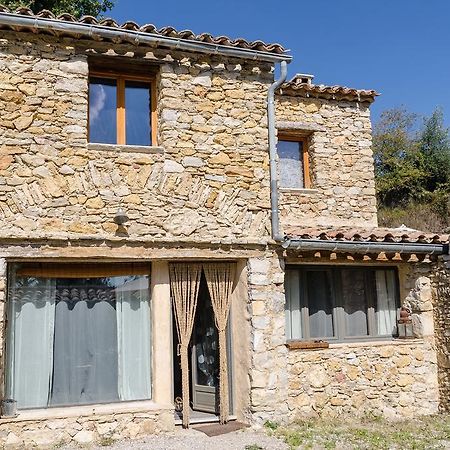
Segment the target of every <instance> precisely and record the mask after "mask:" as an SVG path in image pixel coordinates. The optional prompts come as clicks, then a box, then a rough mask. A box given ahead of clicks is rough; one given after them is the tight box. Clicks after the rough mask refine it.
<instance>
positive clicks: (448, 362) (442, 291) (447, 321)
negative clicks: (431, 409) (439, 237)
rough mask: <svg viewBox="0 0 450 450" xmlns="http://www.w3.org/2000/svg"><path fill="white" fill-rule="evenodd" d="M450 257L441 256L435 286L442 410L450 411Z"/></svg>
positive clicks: (434, 281) (434, 279)
mask: <svg viewBox="0 0 450 450" xmlns="http://www.w3.org/2000/svg"><path fill="white" fill-rule="evenodd" d="M449 261H450V257H449V256H448V255H445V256H443V257H441V259H440V261H439V264H438V267H437V270H436V272H435V276H434V277H433V287H434V289H435V292H436V295H437V300H438V301H437V302H436V303H437V304H436V308H435V315H434V320H435V326H436V347H437V362H438V375H439V392H440V404H439V407H440V410H441V411H445V412H448V411H450V272H449V268H450V267H449Z"/></svg>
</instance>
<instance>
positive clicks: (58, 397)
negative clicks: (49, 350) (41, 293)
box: [50, 278, 119, 405]
mask: <svg viewBox="0 0 450 450" xmlns="http://www.w3.org/2000/svg"><path fill="white" fill-rule="evenodd" d="M53 351H54V359H53V364H54V370H53V389H52V392H51V397H50V403H51V404H52V405H72V404H73V405H76V404H83V403H98V402H112V401H117V400H119V396H118V393H117V324H116V299H115V295H114V288H113V287H111V286H110V285H109V284H108V279H107V278H98V279H95V278H94V279H91V280H89V279H88V280H81V279H60V280H57V292H56V315H55V343H54V350H53Z"/></svg>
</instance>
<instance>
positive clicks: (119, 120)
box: [89, 72, 156, 146]
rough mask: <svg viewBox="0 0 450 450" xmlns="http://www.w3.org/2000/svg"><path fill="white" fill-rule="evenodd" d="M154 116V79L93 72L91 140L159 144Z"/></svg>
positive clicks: (90, 78)
mask: <svg viewBox="0 0 450 450" xmlns="http://www.w3.org/2000/svg"><path fill="white" fill-rule="evenodd" d="M155 117H156V116H155V101H154V89H153V84H152V82H151V80H149V79H145V78H141V77H133V76H126V75H124V76H122V75H120V76H114V75H110V74H101V73H96V72H94V73H91V75H90V77H89V142H95V143H101V144H121V145H147V146H148V145H156V123H155V122H156V119H155Z"/></svg>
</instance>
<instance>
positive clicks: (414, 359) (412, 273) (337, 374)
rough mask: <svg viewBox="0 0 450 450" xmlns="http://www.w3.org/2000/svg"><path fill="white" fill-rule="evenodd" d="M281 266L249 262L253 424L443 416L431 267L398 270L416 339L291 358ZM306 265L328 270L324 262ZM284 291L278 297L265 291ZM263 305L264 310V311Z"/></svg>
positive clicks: (302, 352)
mask: <svg viewBox="0 0 450 450" xmlns="http://www.w3.org/2000/svg"><path fill="white" fill-rule="evenodd" d="M282 260H283V259H281V261H282ZM279 261H280V260H279V257H278V256H277V255H276V254H275V253H274V254H272V255H266V256H265V258H264V260H259V259H251V260H250V261H249V281H250V285H249V289H250V298H251V307H252V312H253V313H252V319H251V320H252V324H253V327H252V328H253V348H252V351H253V352H254V355H253V364H252V369H251V386H252V397H251V408H252V412H253V418H254V420H256V421H257V422H258V423H264V422H265V421H266V420H272V421H276V422H281V423H283V422H284V423H287V422H291V421H294V420H297V419H301V418H305V417H338V416H339V417H342V416H351V417H363V416H383V417H386V418H395V419H398V418H401V417H410V416H414V415H423V414H432V413H436V412H437V411H438V405H439V401H440V398H439V388H438V377H437V371H438V364H437V356H436V343H435V340H434V327H433V323H432V320H433V305H434V304H435V302H436V298H435V296H432V292H433V291H432V289H431V286H430V278H429V277H430V276H431V275H432V273H433V270H434V267H433V265H432V264H431V263H427V264H421V263H417V264H407V263H403V264H395V265H396V266H397V267H398V272H399V279H400V286H401V289H400V296H401V303H402V304H404V305H407V306H410V307H412V310H413V315H414V316H415V328H414V329H415V332H416V336H415V338H414V339H412V340H398V339H397V340H392V341H372V342H354V343H342V344H330V347H329V348H328V349H323V350H306V349H297V350H296V349H290V350H288V349H287V347H286V346H285V343H286V335H285V313H284V292H283V284H282V282H281V280H282V279H283V276H284V267H283V263H281V264H280V263H279ZM290 261H291V262H293V261H294V260H293V259H290ZM302 262H305V261H302ZM306 262H309V263H311V262H312V263H314V262H315V263H318V262H322V263H327V261H325V260H323V259H322V260H320V259H319V258H317V260H316V261H313V260H309V261H306ZM328 264H330V262H329V261H328ZM336 264H342V262H336ZM347 264H360V263H358V262H353V263H352V262H350V261H348V262H347ZM372 264H373V263H372ZM383 264H384V265H385V264H386V263H385V262H384V263H383ZM278 283H279V284H278ZM277 284H278V289H276V290H275V291H270V290H269V289H265V290H262V289H261V286H264V285H267V286H276V285H277ZM261 291H262V292H261ZM267 296H269V298H267ZM262 297H263V298H264V299H266V300H265V303H261V301H260V298H262ZM277 299H279V300H277ZM430 314H431V323H430ZM269 355H273V356H271V357H269ZM286 368H287V370H286ZM267 392H270V395H267Z"/></svg>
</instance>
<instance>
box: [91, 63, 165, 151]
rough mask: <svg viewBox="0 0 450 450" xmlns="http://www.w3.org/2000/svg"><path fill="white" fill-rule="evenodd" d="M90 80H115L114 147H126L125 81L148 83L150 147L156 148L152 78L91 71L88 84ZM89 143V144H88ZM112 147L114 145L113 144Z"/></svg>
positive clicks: (153, 79)
mask: <svg viewBox="0 0 450 450" xmlns="http://www.w3.org/2000/svg"><path fill="white" fill-rule="evenodd" d="M91 78H108V79H111V80H116V101H117V105H116V127H117V133H116V141H117V142H116V145H127V143H126V106H125V83H126V81H138V82H141V83H146V84H147V83H148V86H149V91H150V107H151V109H150V118H149V120H150V127H151V137H150V138H151V142H150V146H151V147H154V146H157V145H158V143H157V138H158V130H157V125H158V120H157V115H156V82H155V81H156V80H155V78H154V77H151V76H150V77H149V76H144V75H129V74H127V73H122V72H102V71H98V70H93V71H90V72H89V84H90V81H91ZM89 102H90V99H88V141H89V142H90V139H89V137H90V120H89ZM90 143H91V142H90ZM113 145H114V144H113Z"/></svg>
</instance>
